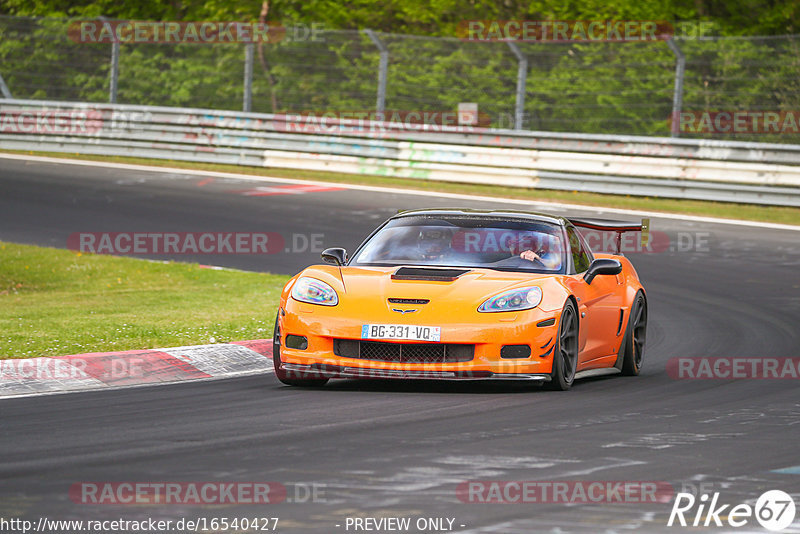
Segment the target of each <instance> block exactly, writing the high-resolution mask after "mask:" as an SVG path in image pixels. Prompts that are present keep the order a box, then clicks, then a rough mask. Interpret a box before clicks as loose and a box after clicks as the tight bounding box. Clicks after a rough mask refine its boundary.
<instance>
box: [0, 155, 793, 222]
mask: <svg viewBox="0 0 800 534" xmlns="http://www.w3.org/2000/svg"><path fill="white" fill-rule="evenodd" d="M0 158H3V159H13V160H21V161H35V162H41V163H56V164H60V165H82V166H86V167H101V168H107V169H120V170H131V171H144V172H153V173H161V174H184V175H187V176H205V177H215V178H234V179H237V180H250V181H254V182H279V183H287V184H309V185H322V186H336V187H341V188H344V189H353V190H359V191H374V192H378V193H394V194H401V195H416V196H426V197H439V198H452V199H458V200H472V201H478V202H494V203H497V202H503V203H506V204H517V205H522V206H526V207H528V208H532V207H535V206H541V207H542V208H544V209H550V210H553V209H568V210H581V211H591V212H601V213H616V214H621V215H633V216H638V217H642V216H644V217H653V218H660V219H675V220H679V221H692V222H704V223H712V224H731V225H739V226H750V227H753V228H768V229H772V230H789V231H795V232H800V226H795V225H791V224H779V223H768V222H759V221H746V220H740V219H721V218H717V217H703V216H698V215H684V214H680V213H663V212H659V211H645V210H630V209H621V208H605V207H602V206H585V205H581V204H568V203H562V202H548V201H541V200H523V199H519V198H504V197H491V196H485V195H467V194H461V193H443V192H439V191H423V190H419V189H405V188H402V187H384V186H373V185H361V184H348V183H343V182H342V183H340V182H325V181H318V180H298V179H294V178H278V177H273V176H256V175H252V174H238V173H232V172H217V171H203V170H195V169H180V168H176V167H154V166H149V165H132V164H128V163H111V162H105V161H88V160H74V159H66V158H50V157H44V156H27V155H24V154H2V153H0ZM447 183H449V182H447Z"/></svg>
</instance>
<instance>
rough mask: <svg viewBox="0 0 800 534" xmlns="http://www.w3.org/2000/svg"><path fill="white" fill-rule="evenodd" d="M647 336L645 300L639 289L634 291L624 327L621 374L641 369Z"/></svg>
mask: <svg viewBox="0 0 800 534" xmlns="http://www.w3.org/2000/svg"><path fill="white" fill-rule="evenodd" d="M646 338H647V300H646V299H645V298H644V293H642V292H641V291H639V292H637V293H636V296H635V297H634V298H633V305H631V314H630V317H628V325H627V326H626V327H625V349H624V351H623V354H622V374H623V375H626V376H636V375H638V374H639V371H640V370H641V369H642V362H643V360H644V344H645V340H646Z"/></svg>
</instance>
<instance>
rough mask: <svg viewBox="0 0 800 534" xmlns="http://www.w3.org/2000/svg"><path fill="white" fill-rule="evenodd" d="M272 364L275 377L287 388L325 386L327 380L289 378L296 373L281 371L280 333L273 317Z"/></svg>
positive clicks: (276, 319)
mask: <svg viewBox="0 0 800 534" xmlns="http://www.w3.org/2000/svg"><path fill="white" fill-rule="evenodd" d="M272 364H273V365H274V367H275V376H276V377H278V380H280V381H281V382H283V383H284V384H286V385H287V386H298V387H320V386H324V385H325V384H327V382H328V379H327V378H293V377H292V378H290V375H291V374H293V373H295V372H296V371H285V370H283V369H281V331H280V328H279V327H278V318H277V317H275V330H274V332H273V335H272Z"/></svg>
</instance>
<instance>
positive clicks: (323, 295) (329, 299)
mask: <svg viewBox="0 0 800 534" xmlns="http://www.w3.org/2000/svg"><path fill="white" fill-rule="evenodd" d="M292 298H293V299H294V300H299V301H300V302H308V303H309V304H321V305H323V306H336V305H337V304H338V303H339V296H338V295H337V294H336V291H334V289H333V288H332V287H331V286H329V285H328V284H326V283H325V282H323V281H322V280H317V279H316V278H309V277H307V276H301V277H300V278H298V279H297V282H295V283H294V286H292Z"/></svg>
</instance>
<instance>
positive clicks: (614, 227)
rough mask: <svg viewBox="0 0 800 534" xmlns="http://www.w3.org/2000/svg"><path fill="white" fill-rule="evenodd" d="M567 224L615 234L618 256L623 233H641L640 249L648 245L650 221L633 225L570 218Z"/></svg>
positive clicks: (620, 222) (603, 220) (622, 222)
mask: <svg viewBox="0 0 800 534" xmlns="http://www.w3.org/2000/svg"><path fill="white" fill-rule="evenodd" d="M569 222H571V223H572V224H574V225H575V226H580V227H581V228H589V229H590V230H598V231H600V232H616V233H617V241H616V242H617V252H616V254H617V255H619V254H620V249H621V248H622V234H624V233H625V232H641V233H642V247H646V246H647V245H648V244H649V243H650V219H642V222H641V224H635V223H629V222H625V221H615V220H612V219H594V218H586V217H570V218H569Z"/></svg>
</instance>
